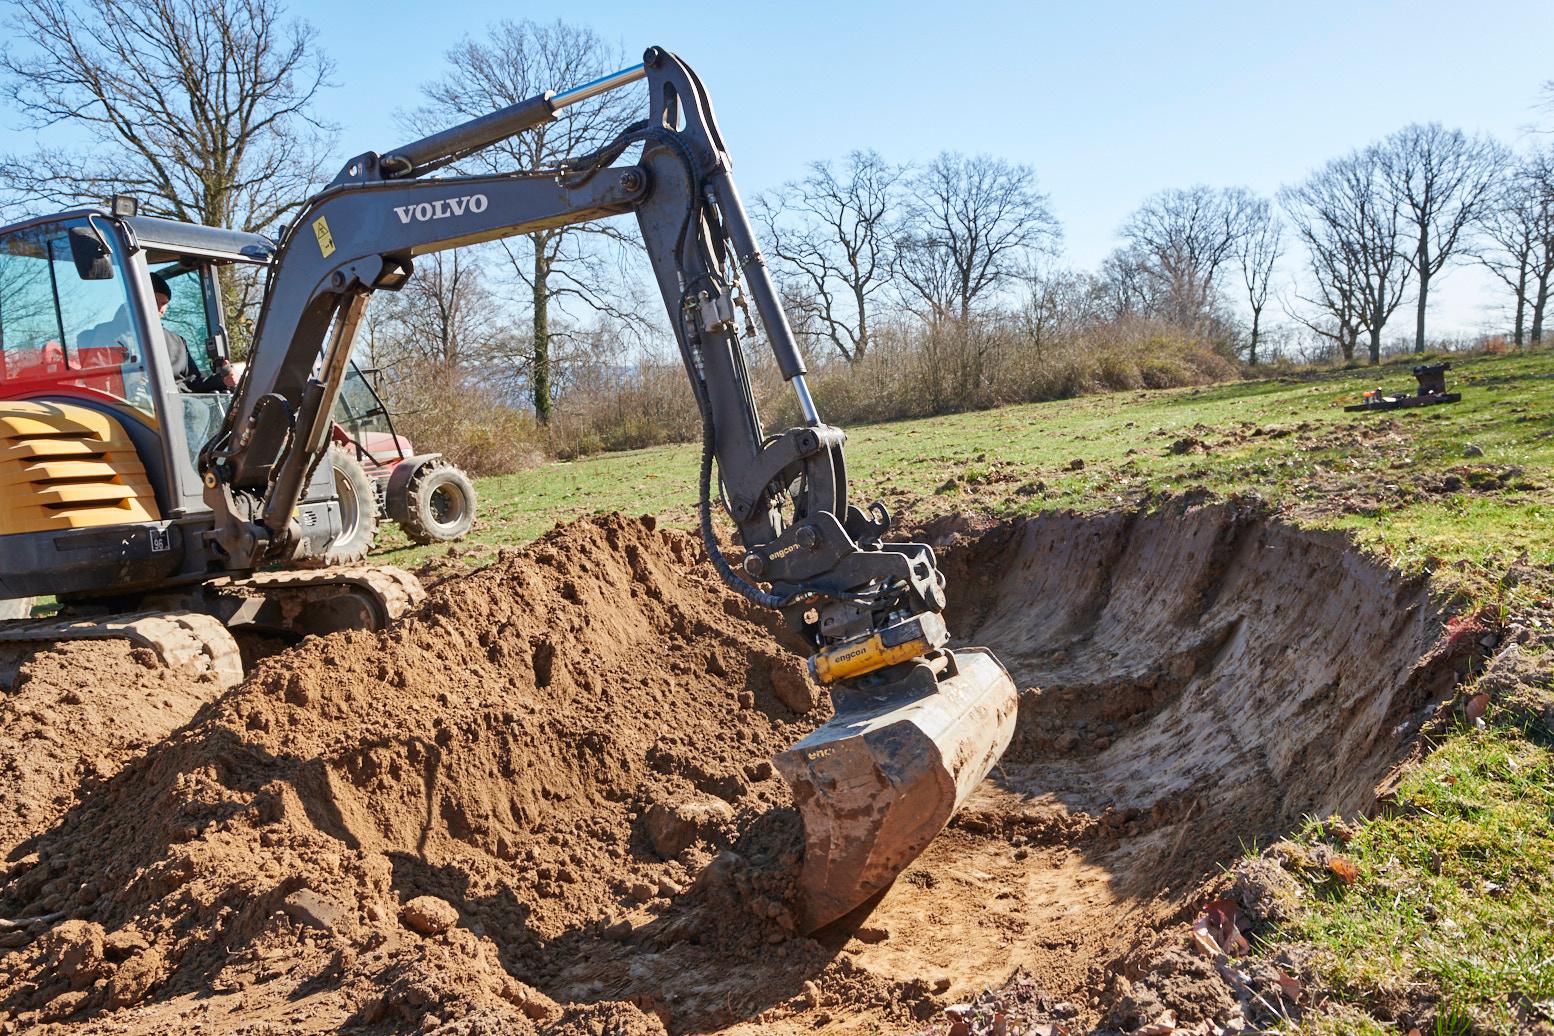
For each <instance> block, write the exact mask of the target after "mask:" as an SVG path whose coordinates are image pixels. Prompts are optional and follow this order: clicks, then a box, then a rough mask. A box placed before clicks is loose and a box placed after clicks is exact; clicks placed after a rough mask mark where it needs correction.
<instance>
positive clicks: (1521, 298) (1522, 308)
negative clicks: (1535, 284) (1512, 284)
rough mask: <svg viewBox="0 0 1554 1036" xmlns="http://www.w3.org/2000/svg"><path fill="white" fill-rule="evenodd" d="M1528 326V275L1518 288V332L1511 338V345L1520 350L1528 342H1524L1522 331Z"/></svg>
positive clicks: (1524, 275) (1523, 276) (1524, 276)
mask: <svg viewBox="0 0 1554 1036" xmlns="http://www.w3.org/2000/svg"><path fill="white" fill-rule="evenodd" d="M1526 324H1527V275H1526V274H1525V273H1524V274H1523V275H1522V279H1521V282H1520V283H1519V284H1517V286H1516V331H1515V333H1514V334H1513V336H1512V338H1511V344H1512V345H1515V346H1516V347H1517V348H1518V349H1520V348H1521V347H1522V346H1523V345H1525V344H1526V342H1525V341H1524V340H1523V336H1522V331H1523V330H1524V329H1525V327H1526Z"/></svg>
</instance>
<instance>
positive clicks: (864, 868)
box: [776, 648, 1018, 932]
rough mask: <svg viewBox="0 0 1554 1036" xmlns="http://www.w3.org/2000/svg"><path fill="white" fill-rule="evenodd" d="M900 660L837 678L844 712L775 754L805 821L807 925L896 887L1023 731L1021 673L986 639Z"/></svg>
mask: <svg viewBox="0 0 1554 1036" xmlns="http://www.w3.org/2000/svg"><path fill="white" fill-rule="evenodd" d="M895 668H896V669H897V670H903V669H904V670H905V675H901V676H895V677H894V678H892V679H890V680H889V681H888V682H880V683H867V682H863V681H857V682H852V683H842V684H838V685H836V686H835V687H833V688H832V692H831V698H832V702H833V704H834V705H835V706H836V715H835V716H833V717H832V718H831V719H830V720H829V721H827V722H826V724H825V725H824V726H822V727H820V728H819V729H818V730H816V731H815V732H814V733H812V734H810V735H809V736H808V737H806V738H805V739H804V740H802V741H800V742H799V743H798V744H796V745H794V746H793V747H792V748H790V749H788V750H787V751H786V752H784V753H782V754H781V755H779V756H778V757H777V759H776V765H777V769H778V770H780V771H781V773H782V775H783V777H784V778H785V779H786V780H787V782H788V784H789V785H790V786H791V787H792V788H793V798H794V801H795V803H796V805H797V806H798V810H799V814H800V816H802V817H803V820H804V862H803V864H802V871H801V874H800V879H799V896H798V915H799V916H798V923H799V927H800V928H801V929H802V930H803V931H804V932H812V931H815V930H816V929H818V928H822V927H824V926H825V925H827V924H830V923H831V922H832V921H835V920H836V919H837V918H839V917H841V916H842V915H844V914H846V913H848V912H849V911H851V910H852V909H853V908H855V907H857V906H858V905H860V904H862V903H863V902H865V901H866V900H868V899H869V898H870V897H871V896H874V895H875V894H876V893H879V892H882V891H884V890H885V889H886V888H888V887H889V886H890V883H891V882H892V881H894V880H895V878H896V875H897V874H900V873H901V871H902V870H903V869H905V868H906V866H907V865H908V864H909V863H911V862H912V861H913V860H914V859H916V858H917V856H918V854H920V853H921V852H922V851H923V850H924V849H925V848H927V847H928V843H929V842H931V841H933V838H934V836H935V835H937V834H938V833H939V831H940V830H941V829H943V827H944V825H945V824H946V823H948V822H949V819H950V816H951V815H952V814H953V813H954V812H955V810H956V809H958V808H960V806H961V804H962V803H963V802H965V801H966V798H967V796H969V795H970V794H971V791H972V789H973V788H975V787H976V786H977V785H978V784H980V783H981V781H982V778H984V777H986V776H987V773H988V771H989V770H991V769H992V768H993V764H994V763H996V762H997V761H998V759H999V757H1000V756H1002V755H1003V754H1004V749H1005V748H1007V747H1009V739H1010V737H1011V736H1012V735H1013V734H1014V721H1015V711H1016V708H1017V701H1018V697H1017V694H1016V692H1015V686H1014V681H1013V680H1011V679H1010V678H1009V674H1008V673H1007V672H1005V671H1004V667H1003V666H1002V665H1001V664H1000V663H999V661H998V659H996V658H995V657H993V654H992V652H990V651H988V650H986V649H985V648H962V649H959V650H957V651H955V652H953V653H951V652H948V651H946V652H943V653H941V654H940V655H938V656H936V657H934V658H931V659H927V660H919V661H916V662H913V663H910V664H908V665H904V666H898V667H895Z"/></svg>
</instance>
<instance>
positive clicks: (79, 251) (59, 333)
mask: <svg viewBox="0 0 1554 1036" xmlns="http://www.w3.org/2000/svg"><path fill="white" fill-rule="evenodd" d="M99 222H100V221H99ZM129 307H130V302H129V296H128V294H127V292H126V291H125V274H124V264H123V260H122V257H121V256H120V255H119V253H118V250H117V243H116V240H115V239H114V238H113V236H112V235H111V234H107V233H103V234H99V233H98V232H97V230H96V228H94V227H92V226H91V225H90V223H89V222H88V221H87V220H86V219H79V220H66V221H61V222H57V223H46V224H41V225H38V226H32V227H26V228H23V229H21V230H17V231H14V232H13V233H10V234H7V235H5V236H4V237H3V238H0V391H3V393H4V394H6V395H13V396H27V395H33V394H37V395H46V394H48V393H49V392H50V391H58V390H61V389H73V390H77V391H80V392H82V393H84V394H88V395H101V396H107V397H110V398H111V399H112V400H114V401H121V402H126V403H129V404H131V405H133V406H135V407H137V408H139V409H141V410H143V411H145V412H146V413H148V414H150V413H153V412H154V405H153V403H152V399H151V387H150V379H149V377H148V376H147V374H146V365H145V351H144V347H143V344H142V343H141V341H140V337H139V335H138V333H137V332H136V330H135V322H134V321H133V319H131V315H130V308H129Z"/></svg>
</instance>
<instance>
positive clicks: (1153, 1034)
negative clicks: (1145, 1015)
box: [1131, 1011, 1176, 1036]
mask: <svg viewBox="0 0 1554 1036" xmlns="http://www.w3.org/2000/svg"><path fill="white" fill-rule="evenodd" d="M1175 1031H1176V1012H1174V1011H1167V1012H1165V1013H1164V1014H1162V1015H1161V1016H1160V1017H1158V1018H1156V1019H1155V1020H1154V1021H1152V1022H1150V1023H1149V1024H1148V1025H1141V1026H1139V1027H1138V1028H1137V1029H1134V1030H1133V1032H1132V1034H1131V1036H1171V1034H1172V1033H1174V1032H1175Z"/></svg>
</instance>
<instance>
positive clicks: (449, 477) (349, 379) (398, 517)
mask: <svg viewBox="0 0 1554 1036" xmlns="http://www.w3.org/2000/svg"><path fill="white" fill-rule="evenodd" d="M376 373H377V372H376V371H364V370H363V369H362V368H360V367H358V366H357V365H356V364H355V363H354V362H353V363H351V366H350V370H349V371H348V372H347V374H346V376H345V380H344V382H343V384H342V385H341V388H340V397H339V399H338V400H337V401H336V403H335V410H334V426H333V428H332V429H331V430H330V438H331V441H332V443H333V445H332V446H331V448H330V450H329V460H330V463H331V464H333V465H334V469H335V487H336V489H337V490H338V492H339V494H340V511H341V520H342V531H341V533H340V536H339V537H338V538H337V539H336V540H335V542H334V543H333V544H332V545H331V547H330V550H329V556H328V558H327V559H326V561H327V562H328V563H331V564H340V563H344V562H348V561H355V560H359V559H360V558H362V557H364V556H365V555H366V553H367V551H368V550H369V549H371V547H372V541H373V537H374V536H375V535H376V534H377V529H378V522H379V520H380V519H382V518H388V519H391V520H393V521H394V522H395V523H396V524H398V526H399V527H400V528H401V529H403V530H404V531H405V535H406V536H409V537H410V539H411V540H413V541H414V542H416V543H420V544H430V543H452V542H454V541H456V540H461V539H463V538H464V537H465V536H466V535H468V534H469V530H470V527H471V526H472V525H474V523H475V487H474V485H473V484H472V483H471V482H470V478H469V476H468V475H466V474H465V473H464V472H463V470H461V469H460V468H458V467H457V466H456V465H454V464H452V463H451V462H449V461H448V460H446V459H444V458H443V456H442V454H440V453H416V452H415V448H414V447H412V446H411V445H410V440H409V439H406V438H405V437H404V436H402V435H400V434H398V433H397V432H395V431H394V422H393V419H392V418H391V417H390V416H389V412H388V408H387V407H385V406H384V405H383V400H382V399H381V398H379V396H378V393H377V391H376V390H375V389H374V388H373V385H372V381H371V379H370V377H369V375H373V374H376Z"/></svg>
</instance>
